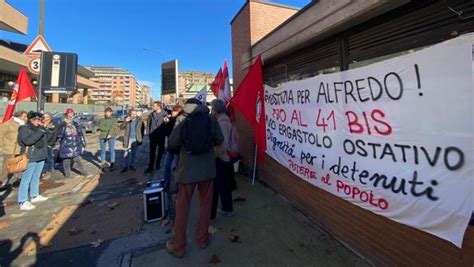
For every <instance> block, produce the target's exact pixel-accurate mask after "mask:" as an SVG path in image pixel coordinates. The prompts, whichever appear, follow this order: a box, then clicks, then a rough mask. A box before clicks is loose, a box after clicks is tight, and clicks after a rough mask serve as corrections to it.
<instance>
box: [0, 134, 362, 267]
mask: <svg viewBox="0 0 474 267" xmlns="http://www.w3.org/2000/svg"><path fill="white" fill-rule="evenodd" d="M88 143H89V144H90V146H89V147H88V148H87V150H88V153H87V154H86V157H85V161H86V162H87V163H86V164H85V166H86V169H87V171H88V172H89V173H94V174H96V175H95V177H93V178H91V179H85V178H83V177H77V178H74V179H67V180H65V179H62V174H61V173H59V172H56V173H55V174H54V175H53V177H52V178H50V179H48V180H44V181H42V184H41V188H42V189H41V190H42V191H41V192H42V193H44V194H45V195H47V196H49V197H51V199H50V200H48V201H46V202H44V203H38V205H37V209H35V210H33V211H30V212H22V211H20V210H19V208H18V205H17V203H16V192H17V189H13V190H12V191H10V192H3V193H2V194H1V195H0V208H1V209H2V211H3V212H4V213H2V214H1V215H0V266H2V267H3V266H67V267H73V266H81V267H82V266H177V265H178V266H179V265H191V266H203V265H209V264H213V263H212V262H214V263H217V264H219V265H231V266H255V265H274V266H367V263H366V262H365V261H363V260H362V259H360V258H359V257H357V256H356V255H354V254H353V253H352V252H350V251H349V250H348V249H347V248H345V247H343V246H342V245H341V244H340V243H339V242H338V241H336V240H335V239H333V238H332V237H331V236H330V235H328V234H327V233H325V232H324V231H322V230H321V229H319V228H318V227H316V226H314V224H313V223H312V222H311V221H309V220H308V219H307V218H306V217H305V216H303V215H302V214H301V213H299V212H298V211H297V210H295V209H294V208H293V207H291V206H290V205H289V204H288V202H287V201H286V200H285V199H283V198H282V197H281V196H280V195H279V194H276V193H275V192H273V191H272V190H270V189H269V188H267V187H265V186H264V185H263V184H259V183H257V184H256V185H255V186H253V187H252V186H251V185H250V181H249V179H248V178H247V177H244V176H238V177H237V182H238V189H237V190H236V191H235V192H234V194H233V198H234V209H235V213H234V216H233V217H219V216H218V217H217V220H216V222H215V224H214V225H213V227H214V229H211V230H213V231H215V232H214V233H213V234H212V236H211V238H210V245H209V247H208V248H207V249H204V250H201V249H199V248H198V247H197V244H196V242H195V239H194V230H195V229H194V225H195V221H196V213H197V198H195V199H193V205H192V208H191V216H190V222H189V224H188V228H189V230H188V239H189V242H188V247H187V252H186V255H185V257H184V258H183V259H176V258H174V257H172V256H171V255H169V254H168V253H167V252H166V250H165V246H164V244H165V242H166V240H168V239H169V238H170V236H171V227H172V224H171V223H169V224H166V225H163V224H162V223H161V222H154V223H145V222H144V221H143V200H142V193H143V190H144V189H145V184H146V181H148V180H150V179H156V178H159V177H162V171H158V172H155V173H153V174H152V175H144V174H143V170H144V169H145V166H146V165H147V162H148V159H147V155H148V149H147V148H148V146H147V143H146V142H145V143H144V145H143V146H141V147H140V149H139V153H138V163H139V165H138V170H137V171H134V172H128V173H126V174H121V173H119V171H120V167H121V154H123V149H122V146H121V145H122V144H121V142H118V143H117V145H116V148H117V155H118V156H117V158H118V161H117V165H118V166H117V169H116V170H115V171H113V172H106V173H101V172H100V171H99V169H98V168H97V164H98V157H97V156H98V153H97V150H98V145H97V143H98V142H97V135H88ZM195 195H196V194H195ZM230 235H232V236H233V237H234V238H235V237H238V239H236V238H235V240H234V241H236V242H232V241H230V240H229V236H230ZM211 258H212V260H211ZM210 262H211V263H210Z"/></svg>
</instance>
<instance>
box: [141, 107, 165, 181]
mask: <svg viewBox="0 0 474 267" xmlns="http://www.w3.org/2000/svg"><path fill="white" fill-rule="evenodd" d="M151 108H152V109H153V112H152V113H151V114H150V115H149V116H148V122H147V127H148V136H149V138H150V162H149V164H148V168H147V169H146V170H145V173H150V172H152V171H153V170H154V169H156V170H159V169H160V165H161V159H162V158H163V154H164V152H165V139H166V135H165V133H166V129H165V124H166V122H165V118H166V117H167V115H168V113H166V112H165V111H163V110H162V109H161V102H159V101H157V102H155V103H153V105H152V107H151ZM157 148H158V157H157V151H156V150H157ZM155 164H156V165H155Z"/></svg>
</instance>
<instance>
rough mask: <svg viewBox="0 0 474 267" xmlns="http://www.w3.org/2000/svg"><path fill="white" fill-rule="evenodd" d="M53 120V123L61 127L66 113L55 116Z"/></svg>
mask: <svg viewBox="0 0 474 267" xmlns="http://www.w3.org/2000/svg"><path fill="white" fill-rule="evenodd" d="M52 120H53V123H55V124H56V125H61V124H62V123H63V120H64V113H56V114H54V115H53V118H52Z"/></svg>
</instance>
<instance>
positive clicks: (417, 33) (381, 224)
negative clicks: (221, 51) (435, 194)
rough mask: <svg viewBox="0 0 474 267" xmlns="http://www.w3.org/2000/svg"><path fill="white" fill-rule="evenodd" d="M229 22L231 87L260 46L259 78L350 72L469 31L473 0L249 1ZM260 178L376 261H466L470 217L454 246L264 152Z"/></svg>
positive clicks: (472, 239)
mask: <svg viewBox="0 0 474 267" xmlns="http://www.w3.org/2000/svg"><path fill="white" fill-rule="evenodd" d="M460 11H461V12H460ZM231 27H232V59H233V77H234V85H235V88H238V86H239V84H240V82H241V80H242V78H243V76H244V75H245V73H246V72H247V69H248V67H249V66H250V65H251V64H252V62H253V60H254V59H255V57H256V56H257V55H259V54H261V55H262V60H263V62H264V66H263V72H264V80H265V83H267V84H278V83H281V82H284V81H288V80H294V79H303V78H307V77H312V76H315V75H318V74H322V73H331V72H336V71H340V70H349V69H351V68H355V67H358V66H363V65H367V64H370V63H373V62H377V61H380V60H383V59H386V58H389V57H393V56H397V55H400V54H404V53H407V51H412V50H416V49H418V48H421V47H424V46H427V45H432V44H435V43H439V42H441V41H444V40H447V39H450V38H453V37H456V36H459V35H460V34H463V33H467V32H473V31H474V2H473V1H464V0H460V1H451V0H448V1H441V0H427V1H413V0H412V1H389V0H371V1H365V0H341V1H330V0H319V1H312V2H311V3H309V4H308V5H307V6H306V7H304V8H302V9H301V10H299V11H298V10H296V9H293V8H289V7H284V6H280V5H276V4H273V3H268V2H266V1H265V2H264V1H247V2H246V3H245V4H244V5H243V7H242V8H241V10H240V11H239V12H238V13H237V14H236V16H235V17H234V19H233V20H232V22H231ZM238 115H239V114H238ZM237 126H238V129H239V132H240V135H241V140H252V134H253V133H252V129H251V127H250V126H249V125H248V124H247V123H246V121H245V120H244V119H243V118H242V117H240V116H237ZM253 150H254V145H253V144H252V143H248V142H242V143H241V153H242V154H243V157H244V161H245V163H247V165H248V166H252V159H253V153H254V151H253ZM259 176H260V178H261V179H263V180H264V181H265V183H267V184H268V185H269V186H270V187H272V188H273V189H275V190H276V191H278V192H280V193H281V194H282V195H284V196H285V197H287V198H288V199H289V200H290V201H291V203H292V204H293V205H294V206H295V207H297V208H298V209H300V210H301V211H303V212H304V213H305V214H306V215H308V216H310V217H311V218H312V219H313V221H314V222H315V223H317V224H318V225H320V226H322V227H323V228H324V229H326V230H327V231H329V232H330V233H331V234H333V235H334V236H335V237H336V238H338V239H339V240H341V241H342V242H343V243H344V244H346V245H347V246H348V247H350V248H351V249H353V250H354V251H356V252H357V253H359V254H360V255H361V256H362V257H364V258H366V259H367V260H368V261H370V262H372V263H373V264H374V265H411V266H425V265H445V266H473V265H474V226H472V225H471V226H469V227H468V229H467V231H466V234H465V236H464V244H463V246H462V248H461V249H460V248H457V247H456V246H454V245H452V244H451V243H449V242H448V241H445V240H442V239H440V238H437V237H435V236H433V235H430V234H428V233H425V232H422V231H419V230H417V229H414V228H411V227H408V226H405V225H402V224H400V223H397V222H395V221H392V220H390V219H388V218H385V217H382V216H379V215H376V214H374V213H372V212H370V211H367V210H364V209H362V208H359V207H358V206H355V205H353V204H351V203H349V202H347V201H344V200H342V199H340V198H338V197H336V196H334V195H332V194H330V193H328V192H326V191H324V190H321V189H319V188H318V187H315V186H313V185H311V184H310V183H307V182H305V181H303V180H302V179H300V178H298V177H297V176H295V175H293V174H292V173H291V172H290V171H289V170H287V169H286V168H285V167H283V166H281V165H279V164H278V163H277V162H276V161H274V160H273V159H272V158H270V157H268V156H267V157H266V159H265V165H264V167H263V168H260V169H259Z"/></svg>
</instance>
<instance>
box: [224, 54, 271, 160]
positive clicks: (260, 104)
mask: <svg viewBox="0 0 474 267" xmlns="http://www.w3.org/2000/svg"><path fill="white" fill-rule="evenodd" d="M263 98H264V91H263V75H262V60H261V58H260V56H258V57H257V60H256V61H255V63H254V64H253V65H252V66H251V67H250V69H249V71H248V73H247V75H246V76H245V77H244V79H243V80H242V82H241V83H240V86H239V88H238V89H237V91H235V93H234V97H232V99H231V102H230V105H232V107H234V108H236V109H238V110H239V111H240V112H241V113H242V115H243V116H244V117H245V119H246V120H247V121H248V122H249V123H250V124H251V125H252V126H253V132H254V142H255V144H257V145H258V150H257V161H258V163H259V164H263V161H264V158H265V150H266V147H267V142H266V128H265V105H264V99H263Z"/></svg>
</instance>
